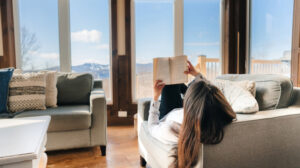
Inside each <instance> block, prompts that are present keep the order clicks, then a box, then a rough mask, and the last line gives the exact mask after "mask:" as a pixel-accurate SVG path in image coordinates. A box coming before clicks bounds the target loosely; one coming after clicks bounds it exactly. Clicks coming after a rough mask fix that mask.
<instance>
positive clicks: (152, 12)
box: [19, 0, 293, 68]
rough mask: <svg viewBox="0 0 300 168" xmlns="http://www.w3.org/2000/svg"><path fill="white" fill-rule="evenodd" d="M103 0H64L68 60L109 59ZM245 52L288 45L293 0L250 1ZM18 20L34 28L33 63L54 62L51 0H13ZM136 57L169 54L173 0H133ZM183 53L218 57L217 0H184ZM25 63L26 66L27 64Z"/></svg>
mask: <svg viewBox="0 0 300 168" xmlns="http://www.w3.org/2000/svg"><path fill="white" fill-rule="evenodd" d="M108 2H109V1H108V0H70V8H71V9H70V10H71V11H70V12H71V13H70V17H71V36H72V38H71V47H72V64H73V65H79V64H82V63H85V62H93V63H100V64H108V63H109V36H110V35H109V3H108ZM252 2H253V3H252V11H251V12H252V20H251V23H252V24H251V49H250V51H251V56H252V57H254V58H256V59H257V58H259V59H279V58H280V57H282V56H283V52H284V51H286V50H290V48H291V31H292V12H293V10H292V8H293V5H292V4H293V0H252ZM19 8H20V25H21V26H22V27H26V29H27V30H28V31H29V32H31V33H34V34H35V35H36V37H37V40H38V44H39V46H40V47H39V49H38V50H37V51H32V52H31V53H30V54H31V58H32V60H31V63H32V64H34V66H35V68H44V67H45V66H50V65H51V66H53V65H59V40H58V11H57V0H19ZM135 14H136V15H135V21H136V23H135V25H136V26H135V29H136V61H137V63H151V62H152V58H153V57H159V56H162V57H166V56H173V55H174V53H173V50H174V48H173V41H174V37H173V36H174V31H173V0H136V3H135ZM184 53H185V54H186V55H188V56H189V58H190V59H191V61H192V62H196V58H197V56H198V55H202V54H203V55H206V56H207V57H210V58H220V1H219V0H185V1H184ZM28 68H29V66H28Z"/></svg>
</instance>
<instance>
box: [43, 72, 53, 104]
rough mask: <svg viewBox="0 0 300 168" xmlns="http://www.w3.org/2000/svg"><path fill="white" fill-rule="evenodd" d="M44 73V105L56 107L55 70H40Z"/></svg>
mask: <svg viewBox="0 0 300 168" xmlns="http://www.w3.org/2000/svg"><path fill="white" fill-rule="evenodd" d="M41 73H44V74H45V75H46V106H47V107H57V88H56V83H57V76H56V75H57V72H55V71H41Z"/></svg>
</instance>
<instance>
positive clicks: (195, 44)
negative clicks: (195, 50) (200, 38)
mask: <svg viewBox="0 0 300 168" xmlns="http://www.w3.org/2000/svg"><path fill="white" fill-rule="evenodd" d="M184 45H186V46H217V45H220V43H219V42H192V43H185V44H184Z"/></svg>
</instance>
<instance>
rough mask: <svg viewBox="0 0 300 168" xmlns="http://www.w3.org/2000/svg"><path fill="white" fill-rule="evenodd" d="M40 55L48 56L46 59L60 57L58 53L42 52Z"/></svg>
mask: <svg viewBox="0 0 300 168" xmlns="http://www.w3.org/2000/svg"><path fill="white" fill-rule="evenodd" d="M38 55H39V56H40V57H42V58H46V59H57V58H58V57H59V54H58V53H54V52H53V53H40V54H38Z"/></svg>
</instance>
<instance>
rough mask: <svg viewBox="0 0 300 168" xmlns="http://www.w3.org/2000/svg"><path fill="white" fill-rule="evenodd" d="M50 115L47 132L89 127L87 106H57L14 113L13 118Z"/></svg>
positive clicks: (89, 114)
mask: <svg viewBox="0 0 300 168" xmlns="http://www.w3.org/2000/svg"><path fill="white" fill-rule="evenodd" d="M42 115H50V116H51V121H50V125H49V128H48V132H55V131H70V130H82V129H88V128H90V127H91V113H90V107H89V106H88V105H73V106H58V107H57V108H48V109H47V110H34V111H25V112H20V113H16V115H15V117H16V118H20V117H31V116H42Z"/></svg>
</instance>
